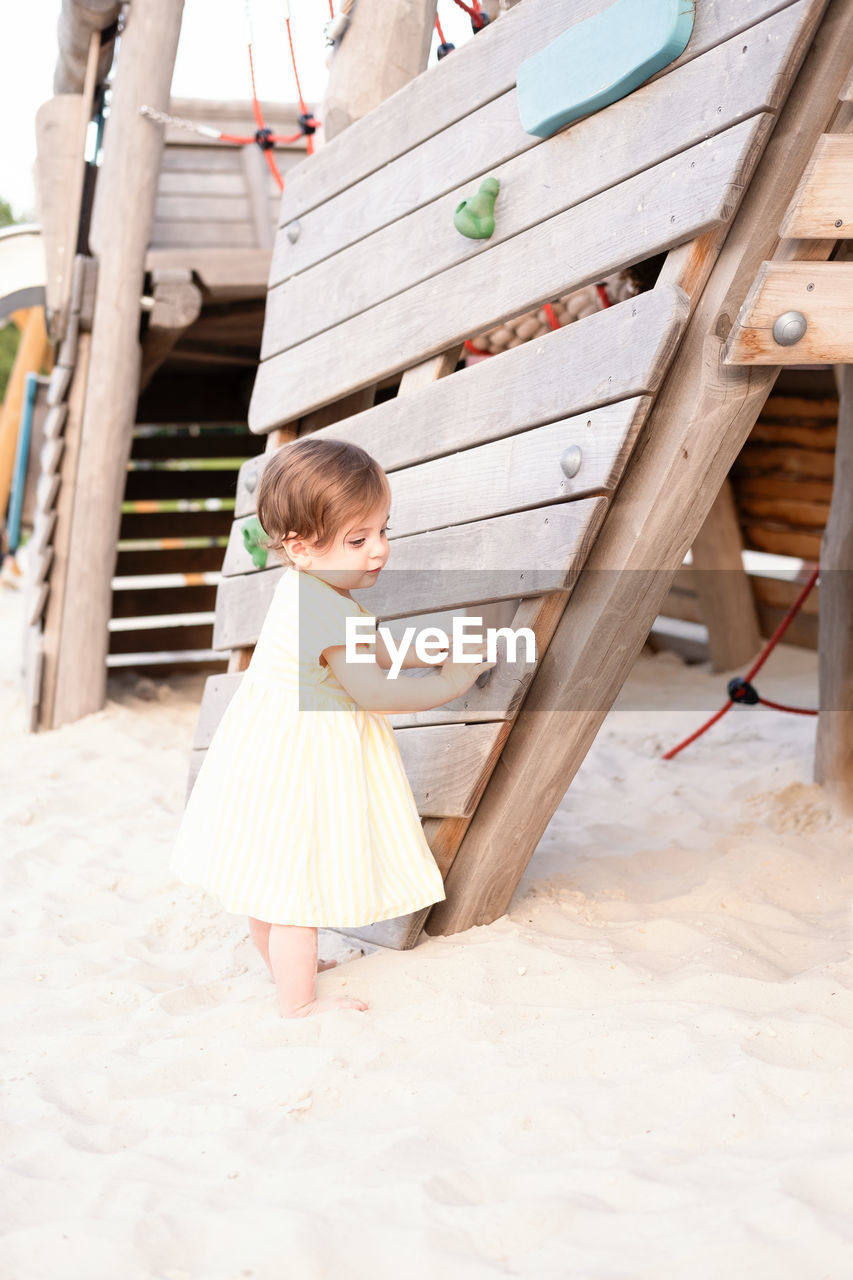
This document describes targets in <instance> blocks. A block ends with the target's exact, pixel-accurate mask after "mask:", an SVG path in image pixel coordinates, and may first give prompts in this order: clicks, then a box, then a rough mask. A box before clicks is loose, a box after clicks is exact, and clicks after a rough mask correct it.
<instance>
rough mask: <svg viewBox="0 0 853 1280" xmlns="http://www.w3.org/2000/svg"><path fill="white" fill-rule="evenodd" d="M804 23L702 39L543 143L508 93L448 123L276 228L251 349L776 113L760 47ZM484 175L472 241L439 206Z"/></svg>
mask: <svg viewBox="0 0 853 1280" xmlns="http://www.w3.org/2000/svg"><path fill="white" fill-rule="evenodd" d="M802 20H803V5H802V3H800V4H797V5H795V6H794V7H793V8H790V9H786V10H784V11H783V12H781V13H780V14H777V15H776V16H775V17H773V18H771V19H770V20H769V21H768V22H765V23H763V24H761V25H760V26H759V27H757V28H755V29H754V30H752V31H750V32H749V33H748V43H747V44H746V46H744V40H745V39H746V37H743V36H739V37H738V38H737V39H735V40H732V41H729V42H727V43H726V44H725V45H722V46H720V47H718V48H716V49H713V50H712V51H711V52H709V53H708V54H707V55H706V56H705V57H702V58H697V59H694V60H693V61H692V62H690V63H688V64H687V65H686V66H684V67H682V68H680V69H679V70H678V71H675V72H673V73H672V74H671V75H668V76H666V77H665V78H664V79H662V80H657V81H655V82H654V83H652V84H649V85H648V86H646V88H645V89H643V90H642V91H641V92H640V93H638V94H634V95H632V96H631V97H630V99H626V100H624V101H623V102H621V103H617V104H615V105H614V106H613V107H612V108H610V109H609V110H608V111H606V112H600V113H598V114H596V115H592V116H589V117H588V118H587V119H586V120H583V121H581V122H579V123H578V124H577V125H575V126H574V127H573V128H572V129H571V131H570V132H566V133H563V134H561V135H560V136H559V137H556V138H553V139H552V140H551V141H550V142H549V143H548V144H547V146H536V147H534V148H533V149H531V144H532V143H533V142H535V141H536V140H535V139H532V138H531V137H530V136H529V135H527V134H525V133H524V131H523V129H522V128H521V125H520V123H519V119H518V108H517V104H516V101H515V95H507V96H506V97H504V98H501V99H498V100H497V101H496V102H492V103H490V104H489V105H488V106H487V107H485V108H483V110H482V111H481V112H478V113H477V114H476V115H475V116H473V117H471V118H469V119H467V120H465V121H463V122H461V123H460V124H459V125H458V126H456V129H455V130H451V131H448V132H449V134H450V135H451V136H445V135H444V134H441V135H439V136H438V137H435V138H433V139H430V141H429V142H427V143H425V144H424V146H423V147H422V148H419V149H418V152H417V153H410V154H408V155H406V156H404V157H403V158H402V159H401V160H400V161H399V162H398V163H397V164H396V165H391V166H389V167H388V168H386V169H383V170H380V171H379V172H378V173H376V174H374V175H373V176H372V177H371V178H369V179H367V180H366V181H365V182H364V183H360V184H358V186H357V187H355V188H353V189H351V190H350V191H347V192H345V193H342V194H341V195H340V196H339V197H337V199H336V200H335V201H332V202H331V203H330V204H329V205H327V206H323V207H321V208H319V209H317V210H316V211H315V212H314V213H313V214H307V215H305V216H304V217H302V218H301V219H300V234H299V236H298V238H297V239H296V240H295V241H293V242H292V241H291V240H290V238H289V236H288V235H287V234H286V233H282V234H281V235H279V237H278V239H277V242H276V248H275V252H274V254H273V262H272V268H271V272H270V281H271V284H273V285H277V286H278V287H277V288H274V289H272V290H271V292H270V297H269V313H268V323H267V333H266V334H265V340H264V345H263V348H262V358H263V359H267V358H268V357H269V356H270V355H274V354H275V353H276V352H277V351H281V350H284V349H286V348H287V347H288V346H290V345H293V343H294V342H297V341H304V340H305V339H306V338H307V337H310V336H311V335H312V334H313V333H316V332H320V331H321V330H322V329H323V328H328V327H330V326H332V325H334V324H337V323H339V322H340V321H342V320H345V319H347V318H348V317H349V316H352V315H354V314H357V313H358V312H360V311H363V310H365V309H367V308H368V307H370V306H373V305H375V304H376V303H378V302H381V301H383V300H384V299H385V298H387V297H389V296H392V295H393V294H396V293H399V292H400V291H401V290H402V289H404V288H408V287H411V286H412V285H414V284H416V283H418V282H419V281H420V280H423V279H425V278H427V277H434V276H436V275H437V274H438V273H439V272H440V271H443V270H447V269H448V268H450V267H451V266H453V265H455V264H456V263H458V262H461V261H464V260H466V259H467V258H470V257H471V256H472V254H483V253H485V254H488V253H489V252H490V251H491V250H492V249H493V248H494V247H495V246H496V245H497V244H500V243H501V242H502V241H504V240H507V239H509V238H511V237H512V236H514V235H516V234H517V233H518V232H519V231H522V230H527V229H528V228H529V227H531V226H534V225H536V224H537V223H538V222H541V221H543V220H545V219H546V218H548V217H551V216H553V215H554V214H557V213H561V212H563V211H564V210H565V209H567V208H570V207H572V206H574V205H577V204H580V203H581V202H582V201H583V200H585V199H588V198H590V197H591V196H593V195H597V194H598V193H600V192H602V191H604V190H606V189H608V188H610V187H612V186H615V185H617V184H618V183H619V182H621V181H624V180H626V179H627V178H629V177H631V176H633V175H635V174H637V173H639V172H641V171H642V170H644V169H648V168H651V167H652V166H653V165H655V164H657V163H658V162H660V161H661V160H663V159H666V158H667V157H669V156H672V155H675V154H676V153H678V152H680V151H683V150H686V149H687V148H689V147H691V146H695V145H696V144H697V143H699V142H701V141H702V140H703V139H706V138H708V137H710V136H712V135H714V134H718V133H721V132H723V131H724V130H725V129H727V128H729V127H730V126H731V125H733V124H735V123H737V122H738V121H741V120H744V119H745V118H746V117H748V116H751V115H754V114H757V113H759V112H761V111H766V110H774V109H775V108H776V106H777V105H778V99H779V83H780V82H779V78H778V75H777V72H778V58H779V55H778V53H776V54H774V55H773V56H768V43H770V42H772V43H773V44H775V45H778V47H779V48H780V49H785V48H786V47H788V46H789V45H790V43H791V40H792V38H793V36H794V35H795V34H796V31H797V30H798V28H799V27H800V26H801V24H802ZM744 47H746V50H747V52H746V53H744V52H743V49H744ZM721 85H725V86H726V93H725V94H724V95H721V94H720V86H721ZM721 103H722V110H720V105H721ZM638 117H639V119H640V120H641V121H642V125H641V127H638V125H637V119H638ZM483 173H488V174H489V175H490V176H493V177H497V178H498V179H499V180H500V183H501V194H500V195H499V197H498V205H497V219H496V226H495V232H494V234H493V235H492V236H491V237H490V239H489V240H488V241H479V242H471V241H470V240H466V239H465V237H463V236H460V235H458V234H457V233H456V232H455V231H454V230H453V227H452V222H451V214H452V210H453V209H454V208H455V207H456V205H457V204H458V203H459V202H460V201H461V200H462V199H464V198H465V197H466V196H470V194H471V192H472V190H475V189H476V186H477V182H478V180H479V177H480V176H481V175H482V174H483ZM407 214H408V216H406V215H407ZM413 245H417V246H418V252H417V253H413V252H412V246H413ZM316 264H320V265H316ZM312 267H313V270H308V271H306V268H312ZM300 273H303V274H300ZM294 277H295V278H294ZM280 282H283V283H280ZM318 297H322V298H323V305H322V307H318V306H317V305H316V299H317V298H318Z"/></svg>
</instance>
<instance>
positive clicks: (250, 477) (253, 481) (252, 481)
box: [243, 471, 258, 493]
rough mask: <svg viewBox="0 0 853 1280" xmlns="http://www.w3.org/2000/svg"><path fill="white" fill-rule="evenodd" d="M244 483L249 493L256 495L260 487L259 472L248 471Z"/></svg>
mask: <svg viewBox="0 0 853 1280" xmlns="http://www.w3.org/2000/svg"><path fill="white" fill-rule="evenodd" d="M243 483H244V484H245V486H246V488H247V489H248V490H249V493H254V492H255V490H256V489H257V487H258V473H257V471H247V472H246V475H245V476H244V478H243Z"/></svg>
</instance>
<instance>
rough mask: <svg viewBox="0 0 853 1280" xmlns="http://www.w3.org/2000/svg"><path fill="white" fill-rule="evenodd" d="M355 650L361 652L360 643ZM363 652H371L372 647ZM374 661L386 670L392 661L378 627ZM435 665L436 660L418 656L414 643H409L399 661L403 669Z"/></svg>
mask: <svg viewBox="0 0 853 1280" xmlns="http://www.w3.org/2000/svg"><path fill="white" fill-rule="evenodd" d="M356 650H357V652H361V646H360V645H358V646H356ZM364 652H365V653H370V652H372V649H371V648H370V647H368V648H366V649H365V650H364ZM376 661H377V662H378V663H379V665H380V667H382V668H383V670H385V671H387V670H388V668H389V667H390V666H391V663H392V662H393V658H392V657H391V654H390V653H389V652H388V646H387V644H386V643H385V641H384V640H383V639H382V635H381V633H380V632H379V630H378V629H377V632H376ZM437 665H439V664H438V663H436V662H425V661H424V660H423V659H422V658H419V657H418V655H417V653H416V652H415V647H414V645H409V648H408V649H407V651H406V655H405V657H404V658H403V661H402V662H401V663H400V666H401V667H402V668H404V669H405V668H410V667H435V666H437Z"/></svg>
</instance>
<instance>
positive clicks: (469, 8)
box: [453, 0, 486, 31]
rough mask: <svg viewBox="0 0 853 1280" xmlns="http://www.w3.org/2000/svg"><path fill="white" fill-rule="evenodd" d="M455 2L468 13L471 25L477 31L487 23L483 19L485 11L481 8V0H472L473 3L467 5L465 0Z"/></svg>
mask: <svg viewBox="0 0 853 1280" xmlns="http://www.w3.org/2000/svg"><path fill="white" fill-rule="evenodd" d="M453 3H454V4H455V5H457V6H458V8H460V9H464V11H465V12H466V13H467V14H468V17H469V18H470V19H471V25H472V27H473V28H474V30H475V31H479V30H480V28H481V27H484V26H485V25H486V24H485V23H484V21H483V12H482V10H481V8H480V4H479V0H471V4H470V5H467V4H466V3H465V0H453Z"/></svg>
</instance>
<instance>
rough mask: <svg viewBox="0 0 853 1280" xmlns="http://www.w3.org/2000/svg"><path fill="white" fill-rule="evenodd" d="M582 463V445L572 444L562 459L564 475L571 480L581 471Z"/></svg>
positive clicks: (561, 464)
mask: <svg viewBox="0 0 853 1280" xmlns="http://www.w3.org/2000/svg"><path fill="white" fill-rule="evenodd" d="M582 462H583V453H582V451H581V447H580V445H577V444H570V445H569V447H568V449H566V451H565V453H564V454H563V456H562V458H561V459H560V466H561V468H562V471H563V475H566V476H568V477H569V479H570V480H571V479H572V478H573V477H574V476H576V475H577V473H578V472H579V471H580V469H581V463H582Z"/></svg>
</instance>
